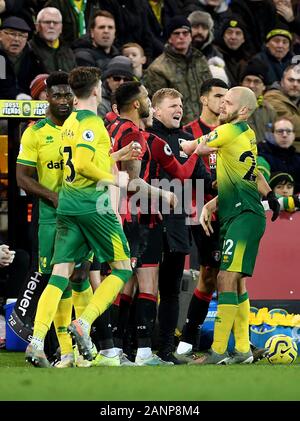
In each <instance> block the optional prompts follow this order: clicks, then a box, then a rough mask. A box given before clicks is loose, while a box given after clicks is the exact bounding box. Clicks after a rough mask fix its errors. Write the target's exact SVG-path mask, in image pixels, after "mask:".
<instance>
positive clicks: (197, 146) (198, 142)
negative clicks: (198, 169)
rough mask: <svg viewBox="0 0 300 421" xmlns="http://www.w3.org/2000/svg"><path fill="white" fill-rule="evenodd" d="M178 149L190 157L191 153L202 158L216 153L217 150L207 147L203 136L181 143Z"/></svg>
mask: <svg viewBox="0 0 300 421" xmlns="http://www.w3.org/2000/svg"><path fill="white" fill-rule="evenodd" d="M180 147H181V149H182V150H183V152H184V153H186V154H187V155H191V154H192V153H193V152H195V153H196V154H197V155H199V156H202V155H209V154H210V153H213V152H216V151H217V148H212V147H211V146H208V145H207V141H206V140H205V138H204V136H202V137H200V138H199V139H195V140H187V141H186V142H181V144H180Z"/></svg>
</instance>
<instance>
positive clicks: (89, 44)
mask: <svg viewBox="0 0 300 421" xmlns="http://www.w3.org/2000/svg"><path fill="white" fill-rule="evenodd" d="M115 35H116V25H115V19H114V17H113V15H112V14H111V13H110V12H107V11H106V10H99V11H98V12H96V13H95V14H94V16H93V17H92V20H91V23H90V31H89V35H84V36H83V37H81V38H79V39H78V40H77V41H75V42H74V44H73V48H74V53H75V57H76V62H77V65H78V66H94V67H99V69H100V70H102V71H103V70H104V68H105V67H106V66H107V64H108V63H109V61H110V60H111V59H112V58H113V57H115V56H117V55H118V54H119V51H118V49H117V48H116V47H115V46H114V45H113V44H114V41H115Z"/></svg>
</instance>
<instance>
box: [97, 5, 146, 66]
mask: <svg viewBox="0 0 300 421" xmlns="http://www.w3.org/2000/svg"><path fill="white" fill-rule="evenodd" d="M145 2H146V0H100V1H99V3H100V6H101V9H103V10H107V11H108V12H110V13H111V14H112V15H113V16H114V18H115V22H116V28H117V38H116V46H117V47H118V48H121V47H122V45H123V44H126V43H127V42H137V43H138V44H140V45H141V46H142V47H143V49H144V51H145V55H146V57H147V59H148V60H150V61H151V57H152V55H153V54H152V50H153V48H152V47H153V46H152V36H151V32H150V28H149V23H148V20H147V12H146V6H147V5H146V4H145Z"/></svg>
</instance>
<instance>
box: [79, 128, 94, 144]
mask: <svg viewBox="0 0 300 421" xmlns="http://www.w3.org/2000/svg"><path fill="white" fill-rule="evenodd" d="M94 137H95V135H94V132H93V131H92V130H85V131H84V132H83V133H82V139H83V140H86V141H87V142H92V141H93V140H94Z"/></svg>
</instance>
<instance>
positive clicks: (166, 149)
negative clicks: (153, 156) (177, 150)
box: [164, 143, 173, 156]
mask: <svg viewBox="0 0 300 421" xmlns="http://www.w3.org/2000/svg"><path fill="white" fill-rule="evenodd" d="M164 153H165V154H166V155H167V156H171V155H172V153H173V152H172V149H171V148H170V146H169V145H168V144H167V143H166V144H165V146H164Z"/></svg>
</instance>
